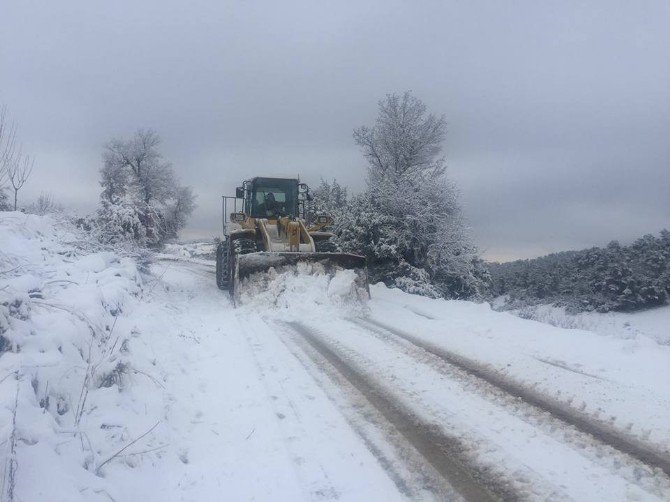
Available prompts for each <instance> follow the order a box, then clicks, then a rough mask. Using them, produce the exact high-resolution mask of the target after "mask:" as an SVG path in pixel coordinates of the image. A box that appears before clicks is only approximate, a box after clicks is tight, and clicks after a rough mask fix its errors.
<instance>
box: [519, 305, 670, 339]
mask: <svg viewBox="0 0 670 502" xmlns="http://www.w3.org/2000/svg"><path fill="white" fill-rule="evenodd" d="M509 312H510V313H512V314H514V315H517V316H519V317H521V318H523V319H532V320H534V321H539V322H543V323H546V324H551V325H552V326H557V327H560V328H567V329H583V330H587V331H593V332H594V333H598V334H599V335H605V336H613V337H616V338H623V339H629V340H635V339H642V338H650V339H652V340H654V341H655V342H656V343H659V344H661V345H670V305H666V306H663V307H656V308H651V309H648V310H641V311H637V312H607V313H600V312H580V313H577V314H568V313H567V312H566V311H565V308H564V307H556V306H554V305H534V306H528V307H524V308H522V309H516V310H510V311H509Z"/></svg>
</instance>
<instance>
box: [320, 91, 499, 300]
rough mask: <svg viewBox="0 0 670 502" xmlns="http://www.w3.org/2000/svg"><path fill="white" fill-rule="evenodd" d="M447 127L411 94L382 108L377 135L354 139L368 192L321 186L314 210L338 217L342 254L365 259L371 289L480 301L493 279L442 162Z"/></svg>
mask: <svg viewBox="0 0 670 502" xmlns="http://www.w3.org/2000/svg"><path fill="white" fill-rule="evenodd" d="M445 136H446V121H445V118H444V117H443V116H441V117H437V116H435V115H433V114H430V113H428V111H427V109H426V105H425V104H424V103H423V102H422V101H421V100H419V99H418V98H416V97H415V96H413V95H412V94H411V93H410V92H406V93H404V94H402V95H397V94H390V95H388V96H386V98H385V99H383V100H382V101H380V102H379V114H378V117H377V120H376V122H375V124H374V125H373V126H372V127H365V126H364V127H360V128H358V129H356V130H355V131H354V140H355V142H356V144H357V145H358V146H359V147H360V148H361V152H362V153H363V156H364V157H365V159H366V161H367V183H366V187H365V190H364V191H363V192H362V193H360V194H357V195H355V196H352V197H349V194H348V193H347V190H346V188H343V187H342V186H340V185H339V184H338V183H337V181H335V180H333V181H332V182H327V181H322V183H321V185H320V186H319V187H318V188H317V189H316V190H315V192H314V194H315V199H316V202H317V205H320V207H321V208H324V209H325V210H327V211H329V212H330V213H332V214H333V216H334V217H335V226H334V228H333V230H334V232H335V234H336V242H337V243H338V245H339V246H340V248H341V249H342V250H343V251H348V252H355V253H361V254H364V255H365V256H366V257H367V261H368V271H369V275H370V280H371V281H372V282H384V283H385V284H386V285H388V286H392V287H397V288H399V289H402V290H403V291H406V292H409V293H416V294H421V295H425V296H430V297H434V298H438V297H443V298H478V297H482V296H483V295H484V294H485V292H486V291H487V288H488V281H489V277H488V271H487V269H486V267H485V265H484V263H483V261H482V260H481V259H480V257H479V254H478V251H477V249H476V248H475V246H474V245H473V244H472V242H471V240H470V237H469V233H468V231H467V228H466V226H465V223H464V221H463V216H462V213H461V208H460V204H459V201H458V192H457V190H456V187H455V186H454V184H453V183H451V182H450V181H449V180H448V179H447V177H446V169H447V167H446V161H445V158H444V157H443V156H442V155H441V151H442V143H443V141H444V139H445Z"/></svg>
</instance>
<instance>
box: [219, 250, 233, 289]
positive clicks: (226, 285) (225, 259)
mask: <svg viewBox="0 0 670 502" xmlns="http://www.w3.org/2000/svg"><path fill="white" fill-rule="evenodd" d="M228 251H229V244H228V242H227V241H221V242H219V245H218V246H216V285H217V286H218V287H219V289H221V290H224V291H226V290H229V289H230V257H229V253H228Z"/></svg>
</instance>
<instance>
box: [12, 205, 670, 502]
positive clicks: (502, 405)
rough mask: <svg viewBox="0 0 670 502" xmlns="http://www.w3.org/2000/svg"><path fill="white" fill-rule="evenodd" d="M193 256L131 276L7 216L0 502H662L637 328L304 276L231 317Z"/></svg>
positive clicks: (668, 431)
mask: <svg viewBox="0 0 670 502" xmlns="http://www.w3.org/2000/svg"><path fill="white" fill-rule="evenodd" d="M205 248H206V246H200V245H196V244H189V246H185V247H180V246H178V245H173V246H171V247H169V248H168V249H167V250H166V254H159V255H155V256H154V257H153V264H151V265H150V267H149V268H148V270H146V271H145V272H142V273H141V272H139V271H138V266H137V265H136V262H135V260H134V259H133V257H132V256H130V255H128V254H126V253H119V252H113V251H110V250H103V249H99V248H96V247H95V246H93V245H92V244H91V243H90V242H88V240H87V238H86V236H85V235H83V234H81V233H79V232H78V231H77V230H75V229H74V228H73V227H72V226H70V225H69V224H68V223H67V222H64V221H58V220H55V219H53V218H50V217H36V216H29V215H24V214H21V213H0V274H2V275H0V336H1V338H0V350H1V351H2V352H0V448H1V449H2V452H3V456H2V458H3V461H4V465H3V467H4V476H3V479H4V481H3V486H2V489H3V496H5V497H9V496H13V497H14V500H22V501H33V500H45V499H48V500H63V501H65V500H67V501H76V500H116V501H125V500H147V501H151V500H156V501H165V500H205V501H207V500H252V499H253V500H407V499H414V500H444V499H452V498H459V497H464V498H466V499H469V500H494V499H496V498H500V497H502V498H508V499H515V498H527V499H537V500H545V499H548V498H553V499H575V500H622V499H632V500H661V499H667V498H669V497H670V480H669V478H668V474H669V473H670V453H669V450H670V428H669V427H668V420H667V416H668V412H670V388H669V387H668V386H667V385H665V382H668V381H670V347H668V346H665V345H662V344H659V343H657V342H656V341H655V340H654V339H653V338H651V337H648V336H645V335H644V333H642V331H643V330H642V328H640V330H638V331H639V332H636V333H632V334H631V335H630V336H628V337H627V338H625V339H622V338H620V337H617V336H606V335H603V334H596V333H593V332H589V331H581V330H575V329H562V328H558V327H552V326H548V325H547V324H542V323H539V322H535V321H530V320H525V319H520V318H518V317H515V316H513V315H511V314H507V313H499V312H495V311H493V310H492V309H491V308H490V307H489V306H488V305H486V304H474V303H469V302H456V301H451V302H449V301H443V300H431V299H427V298H423V297H417V296H413V295H408V294H405V293H402V292H400V291H398V290H390V289H387V288H385V287H384V286H381V285H376V286H373V287H372V288H371V293H372V298H371V300H369V301H367V302H361V301H360V300H359V299H358V297H357V295H356V292H355V291H353V290H352V289H351V287H350V282H351V277H348V275H347V273H346V272H340V273H338V274H337V275H336V276H335V277H334V278H331V277H329V276H326V275H325V274H322V273H320V271H319V269H318V267H312V268H310V269H307V268H305V269H301V271H300V272H299V273H297V274H276V275H271V276H269V277H264V278H263V279H262V280H256V281H253V283H252V284H249V285H248V286H249V287H248V289H247V293H246V294H245V295H243V297H242V301H241V305H240V306H238V308H233V306H232V305H231V302H230V300H229V298H228V296H227V295H226V294H225V293H223V292H221V291H219V290H218V289H217V288H216V285H215V281H214V275H213V264H212V263H211V262H209V261H208V260H207V253H201V252H200V251H202V250H203V249H205ZM193 250H195V251H193ZM194 252H197V253H199V256H193V253H194ZM663 322H665V318H663V317H662V316H661V317H660V318H659V320H658V323H663ZM652 325H653V326H655V327H657V323H656V322H654V323H652ZM641 326H642V325H641ZM12 491H13V493H11V492H12ZM10 500H11V499H10Z"/></svg>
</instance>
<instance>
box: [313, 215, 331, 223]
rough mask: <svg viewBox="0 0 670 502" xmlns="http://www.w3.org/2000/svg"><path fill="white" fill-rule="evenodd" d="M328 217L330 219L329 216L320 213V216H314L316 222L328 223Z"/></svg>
mask: <svg viewBox="0 0 670 502" xmlns="http://www.w3.org/2000/svg"><path fill="white" fill-rule="evenodd" d="M329 219H330V217H329V216H324V215H321V216H317V217H316V222H317V223H328V220H329Z"/></svg>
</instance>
